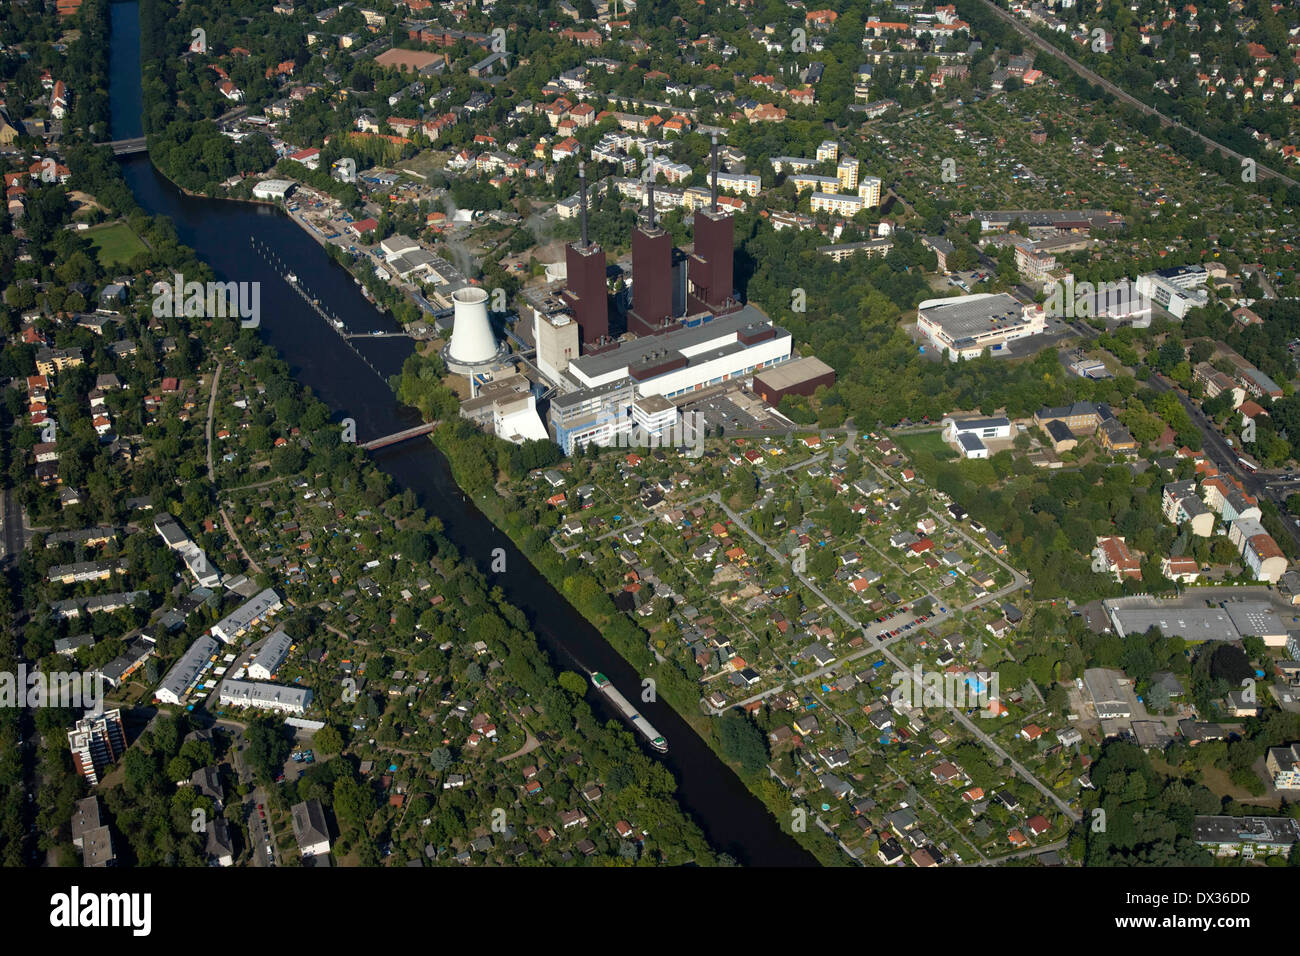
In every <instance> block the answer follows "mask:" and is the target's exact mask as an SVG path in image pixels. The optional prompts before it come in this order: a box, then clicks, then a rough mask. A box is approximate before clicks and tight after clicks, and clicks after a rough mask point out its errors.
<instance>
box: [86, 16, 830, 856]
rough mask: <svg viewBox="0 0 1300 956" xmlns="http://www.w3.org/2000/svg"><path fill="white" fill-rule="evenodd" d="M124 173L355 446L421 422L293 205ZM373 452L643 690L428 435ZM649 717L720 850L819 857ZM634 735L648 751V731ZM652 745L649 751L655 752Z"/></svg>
mask: <svg viewBox="0 0 1300 956" xmlns="http://www.w3.org/2000/svg"><path fill="white" fill-rule="evenodd" d="M111 14H112V48H111V59H110V69H111V81H110V82H111V88H110V99H111V108H112V138H113V139H127V138H132V137H137V136H142V135H143V134H144V130H143V128H142V123H143V121H142V118H141V112H142V108H141V103H142V98H141V76H140V25H139V12H138V5H137V3H135V2H134V0H131V2H121V3H113V4H112V5H111ZM122 171H123V173H124V175H125V178H126V181H127V183H128V185H129V186H130V187H131V190H132V191H133V192H134V194H135V198H136V201H137V202H138V203H139V204H140V206H141V207H142V208H143V209H144V210H145V211H147V212H149V213H150V214H153V215H158V216H166V217H167V218H169V219H170V220H171V221H172V222H173V223H174V224H175V227H176V232H177V236H178V238H179V239H180V241H181V242H182V243H184V244H185V245H187V246H189V247H190V248H192V249H194V250H195V251H196V252H197V253H198V255H199V256H200V258H202V259H203V260H204V261H205V262H206V263H208V264H209V265H210V266H211V267H212V269H213V271H214V272H215V273H216V274H217V278H218V279H219V280H221V281H239V282H246V281H251V282H260V283H261V316H262V318H261V326H260V329H259V332H260V334H261V335H262V336H263V338H264V340H265V341H266V342H268V343H269V344H270V345H271V346H273V347H274V348H275V349H276V350H277V351H278V352H279V353H280V355H281V356H282V357H283V358H284V360H285V361H286V362H288V363H289V365H290V366H291V368H292V371H293V375H294V377H295V378H296V379H297V380H298V381H299V382H300V383H301V384H302V385H304V386H306V387H308V388H310V389H311V390H312V391H313V392H314V393H315V394H316V395H317V396H318V397H319V398H320V399H321V400H322V401H323V402H324V403H325V404H326V405H327V406H328V407H329V408H330V410H331V411H332V412H333V413H334V416H335V419H336V420H338V419H342V418H344V417H347V418H352V419H354V420H355V421H356V423H357V440H358V441H361V442H364V441H367V440H369V439H371V438H376V437H379V436H381V435H387V434H390V433H392V432H395V431H399V430H401V429H403V428H408V427H410V426H411V425H414V424H418V423H419V415H418V413H417V412H416V411H415V410H414V409H411V408H409V407H405V406H402V405H400V404H399V403H398V402H397V401H396V398H395V396H394V395H393V393H392V390H391V389H390V388H389V386H388V384H387V382H386V381H385V380H384V378H383V377H382V376H381V374H380V373H382V375H391V374H395V373H396V372H398V371H399V370H400V368H401V365H402V362H403V361H404V360H405V358H406V356H407V355H409V354H410V351H411V348H412V344H411V340H410V339H406V338H385V339H373V340H365V339H354V340H351V343H349V342H347V341H345V340H344V339H343V338H342V337H341V336H340V335H338V334H337V333H336V332H335V331H334V330H333V329H332V328H331V327H330V326H329V325H328V324H327V323H326V322H325V320H324V319H322V318H321V317H320V316H319V315H318V314H317V313H316V312H314V311H313V310H312V309H311V307H310V306H309V305H308V304H307V303H306V302H304V301H303V299H302V298H301V297H300V296H299V295H298V294H297V293H295V292H294V291H293V289H292V288H291V287H290V286H289V284H288V283H287V282H286V281H285V280H284V279H283V277H282V276H283V274H284V272H285V271H289V272H292V273H294V274H295V275H297V277H298V279H299V282H300V283H301V284H302V285H303V286H304V287H306V288H307V289H308V290H309V291H310V294H311V295H312V296H314V297H316V298H317V299H319V300H320V302H321V303H323V304H326V305H327V307H328V309H329V311H330V312H331V313H333V314H334V315H336V316H338V317H339V318H340V319H341V320H342V321H343V322H344V323H345V324H346V326H347V327H348V329H349V330H351V331H359V332H369V331H372V330H377V329H392V328H393V327H394V325H395V323H394V322H393V320H392V319H391V318H390V317H388V316H386V315H383V314H380V313H378V312H377V311H376V310H375V308H374V306H372V305H371V304H370V303H369V302H367V301H366V300H365V298H363V297H362V295H361V293H360V289H359V287H358V286H357V285H356V283H355V281H354V280H353V278H352V276H351V275H350V274H349V273H348V272H347V270H346V269H344V268H343V267H342V266H340V265H339V264H338V263H336V262H333V261H331V260H330V259H329V257H328V256H327V254H326V253H325V250H324V249H322V248H321V247H320V246H319V245H318V244H317V243H316V242H315V241H314V240H313V239H311V238H310V237H309V236H308V235H307V234H306V233H305V232H304V231H303V230H302V229H301V228H300V227H299V226H298V225H297V224H295V223H294V222H293V221H292V220H291V219H290V218H289V217H288V215H287V214H285V213H283V212H281V211H280V210H278V209H275V208H272V207H269V206H262V205H253V204H249V203H241V202H232V201H228V200H214V199H206V198H195V197H190V196H187V195H185V194H184V193H182V192H181V191H180V190H178V189H177V188H176V187H174V186H173V185H172V184H171V183H170V182H168V180H166V179H165V178H164V177H163V176H161V175H160V174H159V173H158V172H157V171H156V170H155V169H154V167H153V165H152V163H151V162H150V160H149V157H148V156H147V155H145V154H141V155H137V156H133V157H129V158H125V159H123V160H122ZM262 250H270V253H269V254H270V255H271V256H272V257H274V258H275V259H278V260H279V263H281V264H275V263H272V262H270V261H268V259H267V258H266V253H264V252H263V251H262ZM353 346H355V348H356V349H357V350H360V351H361V352H363V353H364V357H365V360H366V361H362V358H361V356H360V355H358V352H357V351H354V348H353ZM371 366H373V368H372V367H371ZM376 370H378V371H376ZM374 460H375V462H376V464H377V465H378V466H379V467H381V468H382V469H383V470H384V471H385V472H387V473H388V474H389V475H391V476H392V478H393V480H394V481H395V482H396V483H397V485H399V486H400V487H401V488H404V489H405V488H409V489H411V490H412V491H414V492H415V494H416V495H417V497H418V499H419V501H420V504H421V505H422V506H423V507H425V508H426V509H428V511H429V512H430V513H431V514H436V515H437V516H438V517H439V518H440V519H441V521H442V523H443V526H444V528H445V534H446V536H447V538H448V539H449V540H451V541H452V543H453V544H455V546H456V547H457V548H458V549H459V550H460V552H461V553H462V554H463V555H465V556H466V557H467V558H468V559H470V560H472V561H474V562H475V563H476V565H477V566H478V567H479V568H480V569H483V570H484V571H485V573H489V577H490V578H491V582H490V583H492V584H494V585H499V586H500V587H501V589H502V591H503V593H504V595H505V597H506V599H507V600H508V601H510V603H512V604H513V605H515V606H516V607H518V608H520V609H521V610H522V611H523V612H524V614H525V615H526V616H527V617H528V620H529V622H530V623H531V626H532V629H533V632H534V633H535V634H536V635H537V640H538V642H539V643H540V645H541V646H542V647H543V648H545V649H546V651H547V652H548V653H549V654H550V655H551V657H552V660H553V661H555V662H556V663H557V664H558V665H559V666H561V667H575V668H578V669H583V670H598V671H602V672H603V673H604V674H606V675H607V676H608V677H609V678H610V679H611V680H612V681H613V682H614V684H615V686H617V687H619V688H621V689H622V690H623V691H624V692H625V693H633V692H635V690H636V688H638V687H639V686H640V684H641V679H640V677H639V676H638V675H637V674H636V673H635V671H634V670H633V669H632V667H631V666H630V665H629V664H628V663H627V662H626V661H624V660H623V658H622V657H620V656H619V655H618V653H617V652H616V651H615V650H614V649H613V648H612V647H610V645H609V644H608V643H607V642H606V641H605V640H604V639H603V638H602V637H601V635H600V633H599V631H597V630H596V629H595V628H594V627H592V626H591V625H590V624H589V623H588V622H587V621H586V620H585V619H583V618H582V617H581V616H580V615H579V614H578V613H577V612H576V611H575V610H574V609H573V608H572V607H571V606H570V605H569V603H568V602H567V601H566V600H565V599H564V597H563V596H562V595H560V594H559V593H558V592H557V591H556V590H555V589H554V588H552V587H551V585H550V584H549V582H547V581H546V579H545V578H544V577H542V576H541V575H540V574H538V573H537V572H536V571H535V570H534V569H533V568H532V565H531V564H529V562H528V559H527V558H525V557H524V556H523V555H522V554H521V553H520V552H519V551H518V550H517V549H516V548H515V547H514V545H513V544H512V543H511V541H510V539H509V538H508V537H507V536H506V535H505V534H504V533H502V532H501V531H499V530H498V529H497V528H496V527H495V526H494V525H493V524H492V523H491V522H490V521H489V520H488V519H487V518H486V517H484V516H483V515H482V513H480V512H479V510H478V509H477V508H476V507H475V506H474V503H473V502H472V501H468V500H466V497H465V495H464V494H463V493H462V492H461V490H460V488H459V487H458V486H457V485H456V482H455V480H454V479H453V478H452V475H451V470H450V468H449V466H448V463H447V461H446V459H445V458H444V456H443V455H442V453H441V452H439V451H438V449H437V448H436V447H435V446H434V445H433V444H432V443H431V442H429V441H424V440H419V439H416V440H413V441H408V442H405V443H403V444H399V445H394V446H392V447H389V448H386V449H383V450H380V451H378V452H376V453H375V454H374ZM494 548H503V549H505V552H506V567H507V569H508V570H507V571H506V572H504V573H500V574H495V575H493V574H491V573H490V572H487V569H488V568H489V567H490V563H491V559H492V551H493V549H494ZM587 700H588V702H589V703H590V704H591V706H592V707H593V709H595V710H596V712H597V713H599V714H601V715H602V716H603V717H604V718H605V719H609V720H614V719H619V718H618V717H617V715H616V713H615V712H614V709H613V707H612V706H611V705H610V704H609V703H608V702H607V701H606V700H605V699H604V698H603V697H602V696H600V695H598V694H596V693H595V692H594V691H589V692H588V695H587ZM643 712H644V713H645V715H646V717H647V719H648V720H650V722H651V723H653V724H654V726H655V727H657V728H658V729H659V731H660V733H662V734H663V735H664V736H665V737H667V739H668V742H669V748H670V749H669V752H668V753H667V754H665V755H655V759H658V760H661V761H663V763H664V764H665V765H666V766H667V767H668V768H669V770H671V771H672V773H673V776H674V777H675V778H676V780H677V783H678V789H677V798H678V801H679V802H680V803H681V805H682V806H683V808H684V809H685V810H686V811H687V812H688V813H689V814H690V815H691V817H692V818H693V819H694V820H695V822H696V823H697V824H698V825H699V826H700V828H701V829H702V830H703V831H704V833H705V835H706V836H707V838H708V839H709V842H710V843H711V844H712V845H713V846H714V847H715V848H716V849H717V850H719V851H720V852H724V853H727V854H729V855H730V856H732V857H733V858H735V859H736V860H737V861H738V862H740V863H742V864H745V865H750V866H812V865H816V861H815V860H814V859H813V857H812V856H811V855H810V854H809V853H807V852H806V851H805V850H804V849H803V848H802V847H800V846H799V845H798V844H797V843H796V842H795V841H794V839H793V838H792V837H791V836H790V835H789V834H786V833H784V832H783V831H782V830H781V828H780V827H779V826H778V824H777V821H776V820H775V818H774V817H773V816H772V815H771V814H770V813H769V812H768V810H767V808H766V807H764V806H763V804H762V803H761V802H759V800H758V799H757V798H756V797H754V796H753V795H752V794H751V793H750V792H749V791H748V790H747V789H746V788H745V786H744V784H742V783H741V781H740V779H739V778H738V777H737V776H736V775H735V773H733V772H732V770H731V769H730V768H729V767H727V766H726V765H725V764H723V763H722V762H721V761H720V760H719V759H718V758H717V756H716V755H715V754H714V753H713V751H711V750H710V749H709V748H708V747H707V746H706V745H705V744H704V742H703V741H702V740H701V739H700V738H699V737H698V736H697V735H696V734H695V732H694V731H693V730H692V729H691V728H690V726H689V725H688V724H687V723H686V722H685V721H683V720H682V719H681V718H680V717H679V716H678V715H677V714H676V712H675V711H673V710H672V708H670V707H669V706H668V705H667V704H665V703H662V702H659V703H648V704H645V705H644V711H643ZM637 740H638V742H639V743H641V744H642V745H643V746H644V742H643V741H641V738H640V737H637ZM645 750H646V752H647V753H651V751H650V750H649V748H648V747H646V748H645Z"/></svg>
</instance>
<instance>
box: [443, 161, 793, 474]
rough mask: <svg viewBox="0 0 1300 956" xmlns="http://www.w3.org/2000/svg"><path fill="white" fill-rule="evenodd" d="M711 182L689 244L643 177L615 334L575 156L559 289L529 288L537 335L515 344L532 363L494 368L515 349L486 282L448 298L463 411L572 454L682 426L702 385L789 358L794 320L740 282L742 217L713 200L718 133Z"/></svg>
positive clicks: (505, 432) (450, 357) (451, 361)
mask: <svg viewBox="0 0 1300 956" xmlns="http://www.w3.org/2000/svg"><path fill="white" fill-rule="evenodd" d="M647 168H648V169H653V168H654V167H653V164H652V163H649V162H648V165H647ZM710 182H711V189H710V194H709V203H708V206H707V207H704V208H697V209H696V210H695V213H694V226H693V229H694V233H695V242H694V248H693V250H692V251H691V253H690V254H689V255H688V254H686V253H684V252H682V251H681V250H679V249H677V248H675V247H674V245H673V240H672V235H671V234H670V233H669V232H668V230H666V229H664V228H663V227H662V226H660V224H659V222H658V221H657V209H656V206H655V188H654V182H653V181H652V180H649V179H647V180H646V181H645V189H644V192H643V193H642V195H643V196H644V198H645V199H646V200H647V203H646V209H645V212H644V215H643V216H641V217H639V221H638V222H637V225H636V227H635V229H634V230H633V233H632V276H631V280H632V281H631V302H630V304H626V317H627V329H626V332H625V333H623V334H620V333H619V331H618V330H617V328H616V329H614V330H611V323H610V309H611V301H610V295H609V291H608V273H607V271H606V268H607V266H606V260H605V251H604V250H603V249H602V248H601V247H600V246H599V245H598V244H597V243H594V242H592V241H591V236H590V233H589V231H588V228H589V227H588V221H587V217H588V208H587V199H588V183H587V173H586V167H585V164H583V163H579V164H578V209H577V212H578V215H579V217H580V222H581V229H580V233H579V239H578V240H577V241H576V242H570V243H568V244H567V245H566V246H565V247H564V264H563V266H562V267H560V266H559V264H558V263H556V264H553V266H552V267H548V268H547V275H548V278H550V280H551V282H552V283H555V284H556V285H558V284H559V283H560V282H563V288H562V289H558V290H557V289H556V288H555V286H554V285H548V286H547V287H544V288H541V289H535V290H533V291H532V292H531V293H530V292H528V291H525V293H524V295H525V299H526V300H527V301H528V302H529V305H530V308H531V313H532V314H531V326H532V334H533V342H532V344H533V345H534V346H535V348H533V349H531V350H529V351H525V352H522V353H521V355H520V356H519V357H520V358H521V360H522V361H523V362H524V364H526V365H528V366H529V367H530V368H531V369H532V374H520V373H518V372H510V373H504V372H498V371H496V370H498V369H499V368H500V367H501V366H502V365H504V364H505V361H504V360H505V359H506V358H507V355H506V348H505V346H504V345H502V346H498V344H497V341H496V338H495V336H494V335H493V334H492V329H491V326H490V324H489V323H488V316H487V308H486V301H487V294H486V293H485V292H484V291H483V290H481V289H477V288H466V289H461V290H460V291H458V292H456V293H455V294H454V295H453V297H452V298H453V302H454V305H455V326H454V327H453V331H452V337H451V342H450V343H449V344H448V346H447V347H446V349H444V351H443V358H444V360H445V361H446V364H447V367H448V368H450V369H451V370H452V371H454V372H460V373H461V374H464V375H466V376H467V377H469V379H470V383H471V386H472V393H473V397H472V398H470V399H468V400H466V401H465V402H462V404H461V410H460V413H461V415H462V416H463V417H465V418H468V419H470V420H471V421H474V422H476V423H478V424H480V425H481V426H483V427H485V428H491V429H492V430H494V431H495V432H496V434H498V435H499V436H501V437H502V438H505V439H507V440H510V441H516V442H518V441H525V440H529V439H533V438H537V437H541V436H543V435H548V434H549V437H550V438H551V439H552V440H554V441H555V442H556V443H557V444H559V445H560V447H561V448H562V449H564V451H565V453H566V454H570V453H572V452H574V451H575V450H577V449H580V448H581V447H582V446H584V445H587V444H592V443H594V444H597V445H609V444H613V443H616V442H620V441H624V440H628V439H629V437H630V436H631V434H632V432H633V429H634V428H635V429H637V434H638V435H642V436H648V437H650V438H659V437H664V438H670V437H671V436H673V435H676V434H678V431H677V429H678V423H679V420H680V419H681V416H682V411H681V406H683V405H687V404H690V403H691V402H692V401H694V400H695V396H696V395H697V394H699V393H701V392H702V391H703V390H705V389H710V390H718V389H721V390H727V389H729V388H732V387H733V386H731V385H729V384H728V383H732V382H735V383H736V384H737V385H740V384H741V383H744V382H748V381H749V380H750V378H751V377H752V376H753V375H754V374H755V373H756V372H759V371H761V370H765V369H770V368H772V367H773V366H777V365H782V364H783V363H785V362H787V361H789V359H790V356H791V353H792V340H791V336H790V333H789V332H788V331H786V330H785V329H782V328H779V327H778V326H776V325H775V324H774V323H773V322H772V320H771V319H770V318H768V317H767V316H766V315H764V314H763V313H762V312H760V311H759V310H758V309H756V308H754V307H753V306H752V305H744V304H742V303H741V302H740V301H739V300H738V299H737V298H736V295H735V289H734V287H733V283H734V267H733V263H732V257H733V254H734V253H733V242H734V238H735V225H734V222H733V219H732V216H731V214H730V213H729V212H724V211H723V210H722V209H721V208H719V205H718V141H717V137H716V136H715V137H714V139H713V149H712V156H711V180H710ZM624 304H625V302H619V303H618V305H619V312H623V306H624ZM699 397H701V398H702V397H704V395H702V394H701V395H699ZM543 405H545V408H544V412H543V409H542V408H541V407H540V406H543ZM543 413H544V414H545V416H546V425H543V424H542V420H541V418H540V415H541V414H543Z"/></svg>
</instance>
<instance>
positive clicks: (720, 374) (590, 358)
mask: <svg viewBox="0 0 1300 956" xmlns="http://www.w3.org/2000/svg"><path fill="white" fill-rule="evenodd" d="M727 271H728V273H729V272H730V269H729V268H728V270H727ZM697 288H698V287H697ZM790 354H791V337H790V333H789V332H787V331H786V330H785V329H782V328H779V327H777V326H775V325H773V323H772V320H771V319H769V318H768V317H767V316H765V315H764V314H763V313H762V312H760V311H758V309H756V308H755V307H754V306H752V305H746V306H742V307H741V308H739V309H737V310H736V311H733V312H730V313H728V314H725V315H717V316H715V315H713V314H711V313H707V312H706V313H705V314H704V315H701V316H698V317H695V318H692V319H688V320H686V321H684V322H683V323H682V324H681V325H679V326H677V327H676V328H673V329H671V330H669V331H666V332H662V333H660V334H659V335H652V336H645V337H642V338H638V339H634V340H632V341H628V342H623V343H622V344H620V345H619V346H618V347H617V348H614V349H610V350H607V351H600V352H596V353H593V354H589V355H583V356H580V357H579V358H577V359H574V360H573V361H571V362H570V363H569V371H568V376H569V377H570V378H571V379H572V380H573V381H574V382H576V383H577V385H578V386H579V387H582V388H594V387H596V386H599V385H608V384H610V383H613V382H617V381H619V380H621V379H625V378H630V379H631V380H632V381H633V382H634V383H635V384H636V386H637V389H638V391H639V394H641V395H665V396H667V397H669V398H672V397H674V396H678V395H685V394H687V393H689V392H692V391H698V390H699V389H701V388H703V387H705V386H706V385H716V384H719V383H722V382H726V381H730V380H731V379H735V378H740V377H742V376H745V375H749V374H751V373H753V372H755V371H757V370H759V369H763V368H766V367H768V366H769V365H776V364H778V363H780V362H784V361H786V360H787V359H789V357H790Z"/></svg>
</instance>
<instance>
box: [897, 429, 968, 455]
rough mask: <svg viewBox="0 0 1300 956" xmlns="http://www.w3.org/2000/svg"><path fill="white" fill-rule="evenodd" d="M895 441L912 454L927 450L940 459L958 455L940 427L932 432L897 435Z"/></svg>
mask: <svg viewBox="0 0 1300 956" xmlns="http://www.w3.org/2000/svg"><path fill="white" fill-rule="evenodd" d="M894 441H895V442H896V443H897V444H899V445H901V446H902V447H903V448H905V449H907V451H908V452H909V453H911V454H916V453H917V452H920V451H926V452H929V453H930V454H931V455H933V456H934V457H935V458H938V459H939V460H940V461H942V460H943V459H945V458H952V457H953V456H954V455H956V452H954V451H953V450H952V448H951V447H949V445H948V443H947V442H945V441H944V440H943V433H942V432H941V431H940V430H938V429H935V430H934V431H932V432H912V433H911V434H909V435H895V436H894Z"/></svg>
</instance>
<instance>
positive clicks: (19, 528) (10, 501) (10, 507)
mask: <svg viewBox="0 0 1300 956" xmlns="http://www.w3.org/2000/svg"><path fill="white" fill-rule="evenodd" d="M3 497H4V513H3V516H2V517H0V520H3V521H4V541H3V547H4V553H3V554H2V555H0V558H3V560H4V563H6V564H8V563H11V562H12V561H17V559H18V555H20V554H22V552H23V548H24V547H26V545H27V540H26V539H27V535H26V532H25V531H24V529H23V507H22V505H21V504H19V503H18V496H17V495H16V494H14V490H13V489H12V488H5V489H4V493H3Z"/></svg>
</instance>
